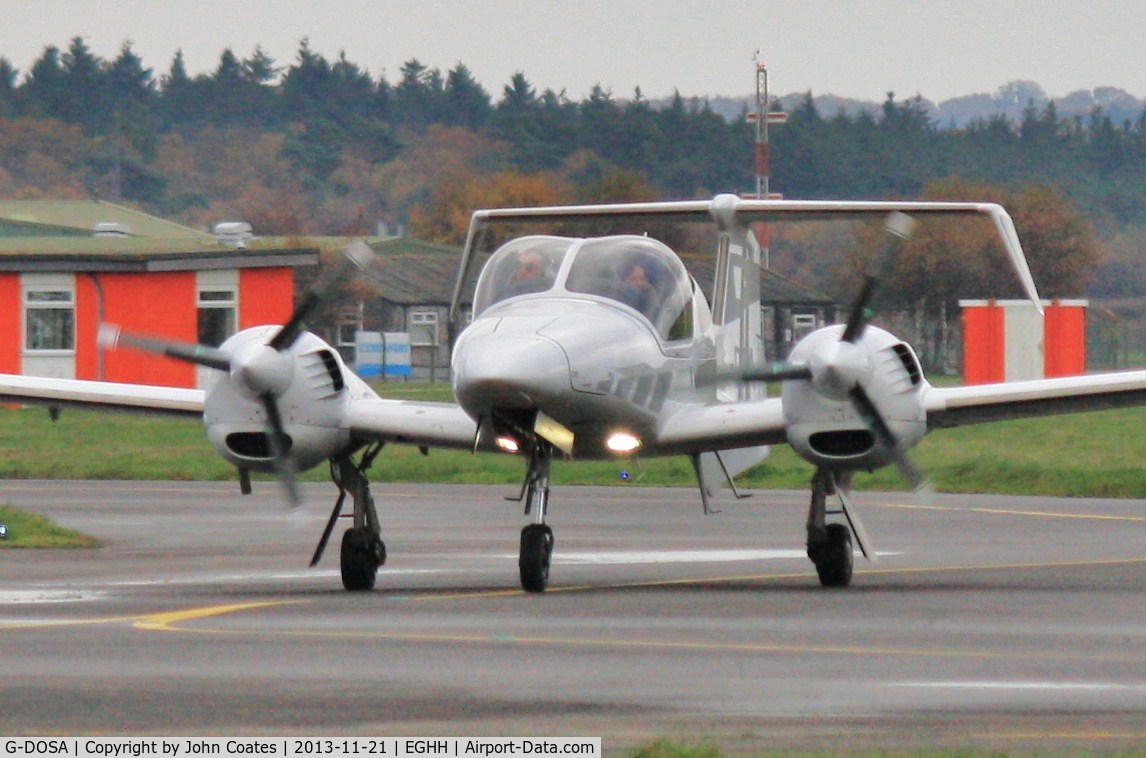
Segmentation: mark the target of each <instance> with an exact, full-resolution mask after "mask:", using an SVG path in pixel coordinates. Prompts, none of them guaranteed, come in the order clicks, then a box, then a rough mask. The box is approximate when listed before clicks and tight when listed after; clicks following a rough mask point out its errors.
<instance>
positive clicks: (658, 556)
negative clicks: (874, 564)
mask: <svg viewBox="0 0 1146 758" xmlns="http://www.w3.org/2000/svg"><path fill="white" fill-rule="evenodd" d="M879 555H880V556H884V555H898V553H894V552H889V553H884V552H881V553H879ZM506 557H507V558H517V556H516V555H513V556H506ZM781 559H800V560H805V561H806V560H807V559H808V554H807V552H806V551H804V550H625V551H621V550H618V551H604V552H572V553H566V552H562V551H560V550H558V551H555V552H554V553H553V563H555V564H564V565H575V566H603V565H619V564H651V563H731V562H735V561H770V560H781Z"/></svg>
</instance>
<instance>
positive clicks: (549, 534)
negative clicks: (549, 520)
mask: <svg viewBox="0 0 1146 758" xmlns="http://www.w3.org/2000/svg"><path fill="white" fill-rule="evenodd" d="M552 557H553V530H552V529H550V528H549V526H548V525H546V524H529V525H528V526H526V527H525V528H524V529H522V530H521V555H520V556H519V557H518V559H517V567H518V569H519V570H520V572H521V588H522V589H523V590H525V591H526V592H544V591H545V588H546V587H547V586H549V562H550V560H551V559H552Z"/></svg>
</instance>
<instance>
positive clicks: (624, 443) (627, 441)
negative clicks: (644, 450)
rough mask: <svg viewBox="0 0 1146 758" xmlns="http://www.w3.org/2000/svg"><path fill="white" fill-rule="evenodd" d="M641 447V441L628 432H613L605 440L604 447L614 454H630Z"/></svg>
mask: <svg viewBox="0 0 1146 758" xmlns="http://www.w3.org/2000/svg"><path fill="white" fill-rule="evenodd" d="M640 446H641V441H640V440H639V439H638V438H637V437H636V436H635V435H632V434H630V433H628V432H615V433H613V434H611V435H609V438H608V439H607V440H605V447H607V448H609V449H610V450H612V451H613V452H614V453H631V452H633V451H634V450H636V449H637V448H638V447H640Z"/></svg>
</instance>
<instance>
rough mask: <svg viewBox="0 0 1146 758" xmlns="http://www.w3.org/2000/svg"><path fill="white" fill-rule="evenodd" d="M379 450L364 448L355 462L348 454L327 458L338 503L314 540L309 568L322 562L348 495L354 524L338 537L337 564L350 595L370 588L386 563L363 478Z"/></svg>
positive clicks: (371, 501)
mask: <svg viewBox="0 0 1146 758" xmlns="http://www.w3.org/2000/svg"><path fill="white" fill-rule="evenodd" d="M381 451H382V444H381V443H378V444H376V445H372V446H370V447H369V448H367V449H366V451H365V452H364V453H363V454H362V458H361V460H360V461H358V462H357V463H355V461H354V459H353V458H351V457H350V455H349V454H342V455H338V456H336V457H334V458H331V459H330V477H331V479H333V480H334V483H335V484H336V485H338V500H336V501H335V503H334V510H333V511H332V512H331V514H330V518H329V519H328V520H327V522H326V529H324V530H323V533H322V537H321V538H320V539H319V541H318V547H316V548H315V551H314V556H313V557H312V558H311V561H310V565H311V566H312V567H313V566H315V565H317V564H318V562H319V560H321V559H322V554H323V552H324V551H325V550H326V545H327V543H328V542H329V541H330V535H331V533H332V532H333V531H334V526H335V524H336V523H338V519H339V518H341V517H342V504H343V503H344V502H345V500H346V495H347V493H348V492H349V493H350V497H351V500H353V502H354V512H353V513H352V514H351V517H352V518H353V520H354V525H353V526H352V527H351V528H350V529H347V530H346V533H345V534H343V535H342V549H341V553H340V560H339V564H340V566H341V569H342V586H343V587H345V588H346V589H347V590H350V591H352V592H354V591H365V590H372V589H374V583H375V580H376V579H377V576H378V567H379V566H381V565H383V564H385V563H386V545H385V543H383V542H382V526H381V522H380V521H379V519H378V511H377V509H376V508H375V507H374V498H373V496H372V495H371V494H370V481H369V480H368V479H367V478H366V470H367V469H368V468H370V465H371V464H372V463H374V458H375V457H376V456H377V455H378V453H380V452H381Z"/></svg>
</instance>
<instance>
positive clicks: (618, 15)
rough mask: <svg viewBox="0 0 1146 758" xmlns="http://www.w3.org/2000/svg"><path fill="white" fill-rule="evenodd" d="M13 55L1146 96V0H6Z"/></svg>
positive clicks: (938, 94)
mask: <svg viewBox="0 0 1146 758" xmlns="http://www.w3.org/2000/svg"><path fill="white" fill-rule="evenodd" d="M0 2H2V3H3V7H2V9H0V56H2V57H5V58H7V59H8V60H9V61H10V62H11V63H12V64H13V65H14V66H16V68H17V69H19V70H20V72H21V77H22V76H23V74H24V73H26V72H27V70H28V69H29V68H30V67H31V65H32V63H33V62H34V61H35V60H36V59H37V58H38V57H39V56H40V54H41V53H42V52H43V49H44V47H45V46H47V45H55V46H57V47H59V48H61V49H66V48H67V46H68V44H69V41H70V40H71V39H72V38H73V37H75V36H81V37H83V38H84V39H85V40H87V42H88V45H89V46H90V47H91V48H92V50H93V51H94V52H95V54H96V55H99V56H100V57H103V58H106V59H112V58H114V57H115V56H116V55H118V53H119V50H120V47H121V46H122V45H123V43H124V42H125V41H128V40H130V41H131V42H132V44H133V48H134V50H135V52H136V53H137V54H138V55H139V56H140V57H141V58H142V59H143V62H144V64H145V65H146V66H147V67H149V68H151V69H153V70H154V71H155V73H156V74H157V75H160V74H163V73H166V72H167V71H168V69H169V68H170V65H171V60H172V58H173V57H174V54H175V51H176V50H179V49H182V50H183V54H184V57H185V60H186V63H187V67H188V70H189V71H190V73H192V74H196V73H203V72H209V71H211V70H213V69H214V68H215V67H216V65H217V64H218V60H219V55H220V54H221V53H222V52H223V50H224V49H226V48H228V47H229V48H231V49H232V50H233V51H234V52H235V54H236V55H238V56H239V57H240V58H245V57H247V56H249V55H250V53H251V52H252V51H253V50H254V49H255V46H256V45H261V46H262V47H263V49H264V50H266V51H267V52H268V53H269V54H270V55H271V56H272V57H273V58H275V60H276V62H277V63H278V64H279V65H283V66H285V65H289V64H290V63H292V62H293V61H294V60H295V55H296V52H297V50H298V47H299V42H300V40H301V39H302V38H303V37H308V38H309V40H310V46H311V48H312V49H314V50H315V51H317V52H319V53H322V54H323V55H325V56H326V57H327V58H329V59H335V58H337V57H338V55H339V53H340V52H342V51H345V52H346V56H347V57H348V58H349V59H350V60H351V61H353V62H354V63H357V64H358V65H360V66H363V67H365V68H367V69H369V71H370V73H371V74H372V75H373V76H374V77H378V76H380V75H385V76H386V78H387V80H388V81H390V82H391V83H392V84H393V83H395V82H397V80H398V79H399V78H400V76H399V72H400V70H401V66H402V64H403V63H404V62H405V61H407V60H409V59H411V58H417V59H418V60H420V61H421V62H422V63H424V64H426V65H428V66H431V67H436V68H439V69H441V70H442V71H443V73H444V72H446V71H448V70H449V69H451V68H453V67H454V66H455V65H457V63H459V62H462V63H464V64H466V66H468V67H469V68H470V70H471V71H472V72H473V75H474V77H475V78H476V79H477V80H478V81H479V82H480V83H481V84H482V85H484V87H485V88H486V89H487V90H488V91H489V92H490V94H491V95H492V96H493V98H494V99H495V101H496V100H498V99H500V97H501V92H502V88H503V87H504V86H505V84H506V83H508V82H509V80H510V77H512V76H513V74H514V73H515V72H518V71H521V72H523V73H524V74H525V76H526V78H527V79H528V80H529V81H530V82H531V83H532V84H533V85H534V86H535V87H536V88H537V89H538V90H539V91H541V90H544V89H553V90H556V91H560V90H562V89H564V90H566V92H567V94H568V96H569V97H570V98H572V99H574V100H580V99H581V98H583V97H584V96H585V95H586V94H587V93H588V92H589V90H590V89H591V88H592V87H593V86H594V85H595V84H600V85H601V86H603V87H605V88H607V89H609V90H611V91H612V92H613V94H614V95H615V96H616V97H622V98H627V97H630V96H631V95H632V94H633V91H634V88H636V87H637V86H639V87H640V88H641V90H642V91H643V93H644V95H645V96H646V97H650V98H651V97H661V96H666V95H671V94H672V93H673V91H674V90H679V91H680V93H681V94H682V95H685V96H693V95H699V96H704V95H743V94H747V93H751V92H753V91H754V88H755V73H754V72H755V68H754V64H753V56H754V54H755V53H756V51H757V50H759V51H760V58H761V59H762V60H764V61H766V62H767V65H768V72H769V81H770V84H771V91H772V93H773V94H776V95H780V94H787V93H789V92H804V91H807V90H811V91H812V92H813V93H814V94H817V95H822V94H837V95H843V96H848V97H856V98H862V99H867V100H876V101H879V100H883V99H884V97H885V95H886V93H887V92H888V91H894V92H895V93H896V96H897V98H899V99H903V98H907V97H912V96H914V95H916V94H921V95H923V96H924V97H926V98H928V99H930V100H933V101H936V102H940V101H942V100H945V99H948V98H951V97H956V96H959V95H969V94H975V93H983V92H986V93H993V92H995V90H997V89H998V87H999V86H1000V85H1002V84H1005V83H1007V82H1010V81H1015V80H1031V81H1035V82H1038V83H1039V84H1041V85H1042V86H1043V88H1044V89H1045V90H1046V91H1047V93H1048V94H1049V95H1051V96H1052V97H1061V96H1063V95H1066V94H1068V93H1069V92H1072V91H1075V90H1079V89H1091V88H1093V87H1097V86H1108V85H1109V86H1115V87H1120V88H1122V89H1125V90H1127V91H1128V92H1130V93H1131V94H1132V95H1134V96H1136V97H1139V98H1146V54H1144V50H1143V45H1144V40H1146V33H1144V32H1146V1H1144V0H1087V1H1086V2H1077V1H1075V0H1042V1H1037V0H783V1H780V0H706V2H698V0H635V1H632V2H626V1H625V0H576V1H571V0H423V1H422V2H411V1H405V0H403V1H401V2H399V1H397V0H95V1H93V0H0Z"/></svg>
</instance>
